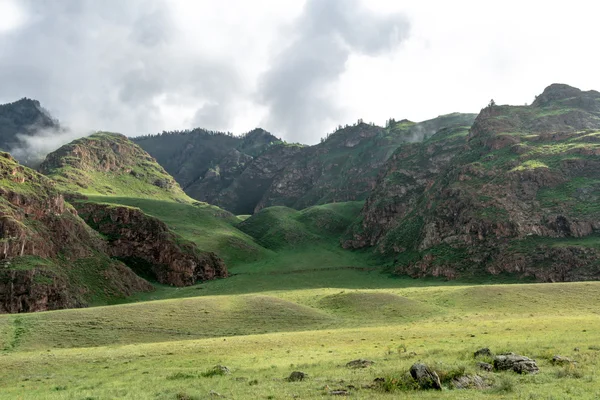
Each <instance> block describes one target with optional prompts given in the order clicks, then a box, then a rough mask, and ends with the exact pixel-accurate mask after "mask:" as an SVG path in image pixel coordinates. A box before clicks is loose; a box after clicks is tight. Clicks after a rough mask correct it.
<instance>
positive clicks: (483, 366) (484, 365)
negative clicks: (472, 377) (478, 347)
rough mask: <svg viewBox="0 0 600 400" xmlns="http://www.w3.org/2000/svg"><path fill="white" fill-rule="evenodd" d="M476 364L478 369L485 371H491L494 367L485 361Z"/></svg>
mask: <svg viewBox="0 0 600 400" xmlns="http://www.w3.org/2000/svg"><path fill="white" fill-rule="evenodd" d="M477 366H478V367H479V369H481V370H483V371H486V372H492V370H493V369H494V366H493V365H492V364H488V363H485V362H478V363H477Z"/></svg>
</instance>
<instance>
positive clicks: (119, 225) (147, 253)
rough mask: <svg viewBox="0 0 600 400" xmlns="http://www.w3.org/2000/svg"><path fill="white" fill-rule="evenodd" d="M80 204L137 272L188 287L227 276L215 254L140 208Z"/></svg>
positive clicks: (113, 251) (86, 217)
mask: <svg viewBox="0 0 600 400" xmlns="http://www.w3.org/2000/svg"><path fill="white" fill-rule="evenodd" d="M77 207H78V210H79V213H80V215H81V216H82V218H83V219H84V220H85V221H86V222H87V223H88V224H89V225H90V226H92V227H93V228H94V229H96V230H97V231H98V232H100V233H101V234H103V235H105V236H106V237H108V243H109V244H108V253H109V254H110V255H111V256H113V257H118V258H120V259H124V260H130V261H132V262H134V264H137V265H138V268H137V269H138V272H140V273H142V274H150V275H152V276H153V277H154V278H155V279H156V280H157V281H158V282H160V283H165V284H169V285H174V286H189V285H193V284H194V283H196V282H197V281H204V280H210V279H215V278H224V277H226V276H227V268H226V267H225V264H224V262H223V260H221V259H220V258H219V257H218V256H217V255H216V254H214V253H209V252H201V251H199V250H198V249H197V248H196V245H195V244H194V243H191V242H187V241H185V240H184V239H182V238H181V237H179V236H178V235H176V234H175V233H173V232H172V231H170V230H169V228H168V227H167V226H166V225H165V224H164V223H163V222H162V221H160V220H159V219H157V218H154V217H151V216H149V215H146V214H144V213H143V212H142V211H141V210H139V209H137V208H131V207H124V206H113V205H107V204H96V203H79V204H77ZM136 261H143V262H142V263H140V262H137V263H136ZM140 268H141V270H140Z"/></svg>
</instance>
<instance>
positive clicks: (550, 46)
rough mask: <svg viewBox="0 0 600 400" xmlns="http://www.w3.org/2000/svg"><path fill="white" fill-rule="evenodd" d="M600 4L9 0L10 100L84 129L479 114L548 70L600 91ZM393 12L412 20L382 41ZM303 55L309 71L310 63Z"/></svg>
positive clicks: (1, 9)
mask: <svg viewBox="0 0 600 400" xmlns="http://www.w3.org/2000/svg"><path fill="white" fill-rule="evenodd" d="M315 4H317V5H319V6H322V9H315V8H314V7H315ZM310 7H312V8H310ZM598 8H599V6H598V5H596V3H595V2H589V1H579V0H572V1H570V2H568V3H565V2H563V1H560V2H558V1H544V2H541V1H527V2H523V1H519V2H518V1H515V0H505V1H502V2H495V3H489V2H481V1H461V0H457V1H452V2H448V1H441V0H440V1H427V2H423V1H417V0H413V1H406V2H398V1H392V0H368V1H367V0H353V1H347V0H316V1H315V2H308V3H307V2H306V1H303V0H297V1H292V0H290V1H285V2H283V1H280V0H256V1H253V2H248V1H245V0H226V1H220V2H215V1H212V0H199V1H194V2H191V1H186V0H170V1H165V0H129V1H127V2H123V1H120V0H119V1H117V0H104V1H95V0H61V1H56V2H49V1H42V0H20V1H16V0H0V85H1V87H2V92H0V102H10V101H14V100H16V99H18V98H21V97H25V96H26V97H30V98H36V99H38V100H40V101H41V102H42V105H43V106H44V107H46V108H48V109H49V110H50V111H51V112H52V113H53V115H54V116H56V117H57V118H59V119H60V120H61V121H62V122H63V123H65V124H68V125H73V126H74V127H75V129H76V130H79V131H87V130H97V129H106V130H113V131H120V132H122V133H125V134H127V135H138V134H144V133H153V132H159V131H162V130H170V129H184V128H191V127H194V126H202V127H205V128H208V129H219V130H230V131H233V132H237V133H241V132H244V131H248V130H250V129H252V128H254V127H256V126H258V125H264V126H263V127H264V128H266V129H270V130H273V131H274V133H275V134H280V135H283V136H284V137H285V138H287V139H289V140H293V141H297V140H299V141H303V142H308V143H314V142H316V141H318V138H319V137H320V136H322V135H324V134H325V133H326V132H327V131H331V129H332V128H333V127H335V126H337V125H338V124H344V123H348V122H353V121H355V120H356V119H357V118H363V119H364V120H366V121H374V122H377V123H383V122H384V121H385V120H386V119H387V118H389V117H395V118H409V119H412V120H423V119H427V118H431V117H435V116H437V115H439V114H444V113H448V112H453V111H463V112H478V111H479V109H480V108H481V107H483V106H485V104H487V102H488V101H489V100H490V98H494V99H495V100H496V102H497V103H500V104H503V103H511V104H523V103H525V102H528V103H529V102H531V101H532V100H533V97H534V95H536V94H538V93H540V92H541V91H542V90H543V89H544V87H545V86H547V85H549V84H551V83H554V82H561V83H568V84H571V85H573V86H577V87H580V88H582V89H594V88H595V89H600V75H598V73H597V71H596V70H597V62H598V61H599V60H598V59H599V57H600V56H598V55H597V51H596V47H597V41H598V38H599V36H600V34H599V33H598V31H597V26H596V21H595V19H596V16H597V15H599V11H600V10H599V9H598ZM311 10H312V11H311ZM311 12H312V13H311ZM330 12H331V13H332V14H327V13H330ZM353 15H358V16H361V15H362V16H364V15H366V16H367V18H358V17H357V18H356V19H352V18H354V17H353ZM344 21H351V23H346V22H344ZM372 21H379V23H371V22H372ZM389 21H393V23H392V25H389V26H391V27H394V29H399V28H400V27H405V26H406V24H405V23H407V24H409V25H410V30H409V31H405V32H404V33H405V35H404V36H403V38H404V40H403V41H398V42H397V43H395V45H393V46H382V45H383V44H389V40H390V39H389V38H390V35H389V32H391V30H390V29H392V28H390V29H387V30H386V29H384V28H382V27H384V26H385V24H386V23H387V22H389ZM401 21H403V22H402V23H401ZM310 24H316V25H315V26H316V27H317V28H318V29H322V30H328V31H327V32H328V33H327V34H323V32H317V31H315V30H314V29H313V30H312V31H311V30H310V29H309V25H310ZM394 24H395V25H394ZM311 29H312V28H311ZM315 32H316V33H315ZM382 32H383V33H382ZM377 35H380V36H377ZM367 39H370V41H369V40H367ZM326 40H329V42H326ZM384 48H385V51H383V50H380V49H384ZM372 49H379V50H377V51H371V50H372ZM319 51H320V52H319ZM311 54H312V56H313V59H311V58H310V57H309V56H310V55H311ZM300 67H306V68H309V67H310V68H309V69H308V70H307V71H308V73H305V74H304V75H303V74H301V73H300V72H301V71H300V69H301V68H300ZM311 68H312V69H311ZM305 72H306V71H305Z"/></svg>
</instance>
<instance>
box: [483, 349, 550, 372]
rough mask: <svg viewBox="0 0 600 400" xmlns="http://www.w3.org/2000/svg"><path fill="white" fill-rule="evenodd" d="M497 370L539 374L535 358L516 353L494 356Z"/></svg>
mask: <svg viewBox="0 0 600 400" xmlns="http://www.w3.org/2000/svg"><path fill="white" fill-rule="evenodd" d="M494 369H495V370H496V371H514V372H517V373H519V374H524V373H525V374H537V373H538V372H539V371H540V369H539V368H538V366H537V364H536V362H535V360H532V359H531V358H529V357H525V356H521V355H518V354H515V353H506V354H499V355H497V356H496V357H495V358H494Z"/></svg>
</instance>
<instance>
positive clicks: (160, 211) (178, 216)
mask: <svg viewBox="0 0 600 400" xmlns="http://www.w3.org/2000/svg"><path fill="white" fill-rule="evenodd" d="M87 197H88V201H93V202H98V203H111V204H122V205H126V206H130V207H138V208H140V209H141V210H142V211H144V212H145V213H146V214H148V215H152V216H154V217H157V218H159V219H160V220H162V221H163V222H164V223H166V224H167V225H168V226H169V228H171V229H172V230H173V231H174V232H176V233H178V234H180V235H181V236H183V237H184V238H185V239H188V240H191V241H192V242H194V243H196V244H197V245H198V248H200V249H201V250H207V251H214V252H215V253H217V254H218V255H219V256H221V257H222V258H223V259H224V260H225V262H226V263H227V265H228V266H235V265H237V264H239V263H244V262H252V261H256V260H262V259H264V258H266V257H269V256H270V255H271V252H270V251H268V250H267V249H264V248H263V247H261V246H260V245H258V244H257V243H256V242H255V241H254V240H253V239H252V238H251V237H250V236H248V235H246V234H245V233H243V232H241V231H239V230H238V229H236V228H235V225H236V224H237V223H238V222H239V219H238V218H237V217H235V216H233V215H232V214H231V213H229V212H227V211H224V210H222V209H220V208H218V207H216V206H211V205H209V204H206V203H199V202H190V203H179V202H173V201H169V200H159V199H152V198H140V197H127V196H87Z"/></svg>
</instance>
